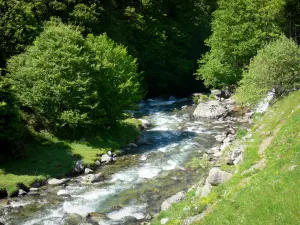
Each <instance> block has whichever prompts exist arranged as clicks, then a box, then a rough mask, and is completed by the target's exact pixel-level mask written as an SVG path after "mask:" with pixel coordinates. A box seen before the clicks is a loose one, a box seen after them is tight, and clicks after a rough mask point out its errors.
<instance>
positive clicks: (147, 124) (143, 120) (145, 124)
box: [138, 119, 151, 129]
mask: <svg viewBox="0 0 300 225" xmlns="http://www.w3.org/2000/svg"><path fill="white" fill-rule="evenodd" d="M138 120H139V121H141V122H142V128H144V129H147V128H148V127H150V126H151V124H150V122H149V121H148V120H145V119H138Z"/></svg>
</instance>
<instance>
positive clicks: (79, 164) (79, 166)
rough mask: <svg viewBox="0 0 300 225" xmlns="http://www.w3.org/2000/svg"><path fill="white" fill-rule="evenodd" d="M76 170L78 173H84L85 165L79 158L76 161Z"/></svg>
mask: <svg viewBox="0 0 300 225" xmlns="http://www.w3.org/2000/svg"><path fill="white" fill-rule="evenodd" d="M74 171H75V172H76V173H82V172H83V171H84V165H83V162H82V160H79V161H77V162H76V164H75V167H74Z"/></svg>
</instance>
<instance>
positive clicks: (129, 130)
mask: <svg viewBox="0 0 300 225" xmlns="http://www.w3.org/2000/svg"><path fill="white" fill-rule="evenodd" d="M138 127H139V121H138V120H135V119H128V120H125V121H123V122H122V123H120V124H118V125H116V126H115V127H112V128H111V129H109V130H107V131H106V132H100V133H99V134H97V135H95V137H93V138H91V139H89V140H80V141H76V142H75V141H72V142H71V141H62V140H59V139H58V138H56V137H54V136H52V135H51V134H49V133H39V134H35V138H34V140H32V141H31V142H29V143H26V152H27V153H26V156H25V157H24V158H23V159H18V160H13V161H8V162H2V163H1V164H0V190H7V191H8V193H9V194H11V193H13V192H15V191H16V190H17V184H18V183H22V184H24V185H26V186H30V185H31V184H32V183H33V182H35V181H38V180H45V179H47V178H49V177H63V176H66V175H67V174H68V173H69V172H70V171H72V168H73V167H74V165H75V163H76V161H77V160H80V159H81V160H83V163H84V164H85V165H86V166H90V165H92V164H93V163H94V162H95V161H96V160H97V159H99V156H97V155H99V154H104V153H106V152H108V151H109V150H112V151H117V150H118V149H119V148H120V147H121V146H124V145H126V144H128V143H129V142H130V141H133V140H134V139H135V137H136V136H137V135H138Z"/></svg>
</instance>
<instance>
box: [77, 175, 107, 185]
mask: <svg viewBox="0 0 300 225" xmlns="http://www.w3.org/2000/svg"><path fill="white" fill-rule="evenodd" d="M103 180H104V176H103V174H102V173H98V174H88V175H86V176H84V177H82V183H96V182H99V181H103Z"/></svg>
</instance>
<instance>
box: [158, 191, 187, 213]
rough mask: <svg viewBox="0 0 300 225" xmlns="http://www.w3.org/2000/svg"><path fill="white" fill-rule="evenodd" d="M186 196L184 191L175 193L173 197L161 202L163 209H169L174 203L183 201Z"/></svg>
mask: <svg viewBox="0 0 300 225" xmlns="http://www.w3.org/2000/svg"><path fill="white" fill-rule="evenodd" d="M184 198H185V194H184V192H183V191H181V192H178V193H177V194H175V195H173V196H172V197H170V198H168V199H167V200H165V201H164V202H163V203H162V204H161V210H162V211H166V210H168V209H169V208H170V207H171V205H172V204H173V203H177V202H180V201H182V200H183V199H184Z"/></svg>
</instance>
